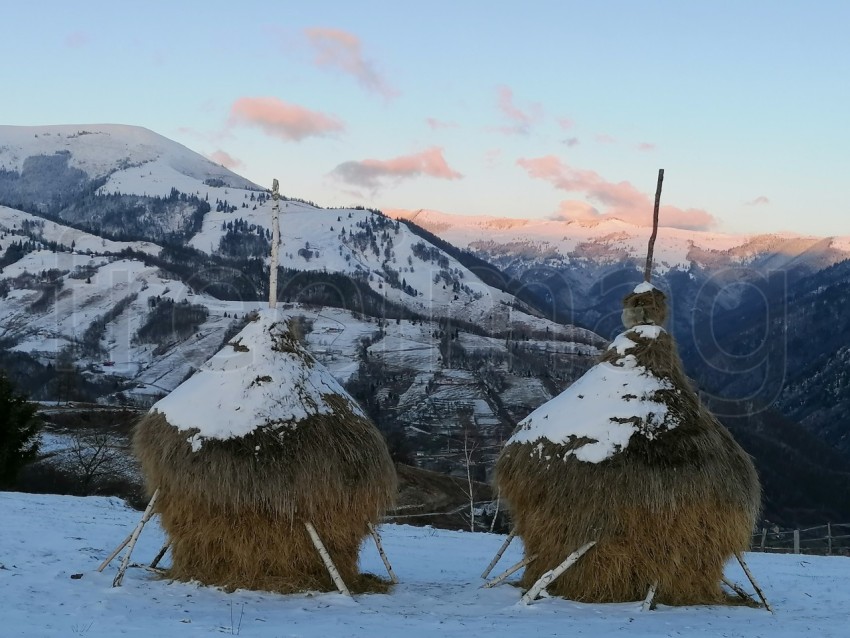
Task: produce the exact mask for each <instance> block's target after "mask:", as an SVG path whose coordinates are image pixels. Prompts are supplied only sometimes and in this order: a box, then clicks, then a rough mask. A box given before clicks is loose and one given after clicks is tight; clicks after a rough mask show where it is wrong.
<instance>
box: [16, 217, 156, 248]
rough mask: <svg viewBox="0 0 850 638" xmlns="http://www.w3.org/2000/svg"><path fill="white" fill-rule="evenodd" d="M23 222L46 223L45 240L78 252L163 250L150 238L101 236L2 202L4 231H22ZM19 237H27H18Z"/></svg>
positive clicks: (42, 234) (42, 229)
mask: <svg viewBox="0 0 850 638" xmlns="http://www.w3.org/2000/svg"><path fill="white" fill-rule="evenodd" d="M23 222H30V223H31V224H43V227H40V228H39V229H38V232H37V233H36V234H37V236H38V237H39V238H40V239H41V240H42V241H44V242H51V241H55V242H56V243H57V244H61V245H63V246H66V247H71V246H73V247H74V250H76V251H77V252H78V253H88V252H90V253H93V254H101V253H119V252H121V251H122V250H124V249H125V248H131V249H133V250H138V251H139V252H143V253H147V254H149V255H158V254H159V252H160V251H161V250H162V248H160V247H159V246H157V245H156V244H154V243H151V242H147V241H112V240H111V239H105V238H103V237H98V236H97V235H93V234H91V233H87V232H85V231H82V230H77V229H76V228H71V227H70V226H65V225H63V224H58V223H56V222H52V221H49V220H46V219H42V218H41V217H37V216H36V215H31V214H30V213H25V212H24V211H21V210H16V209H14V208H9V207H8V206H0V232H11V233H16V232H20V229H21V228H22V223H23ZM16 239H23V237H18V238H16Z"/></svg>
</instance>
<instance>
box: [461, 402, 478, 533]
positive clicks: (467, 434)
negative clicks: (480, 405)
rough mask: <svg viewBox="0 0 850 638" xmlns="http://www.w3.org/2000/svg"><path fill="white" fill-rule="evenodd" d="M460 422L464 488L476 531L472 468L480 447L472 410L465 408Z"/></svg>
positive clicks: (470, 528) (471, 520) (471, 521)
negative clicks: (464, 477)
mask: <svg viewBox="0 0 850 638" xmlns="http://www.w3.org/2000/svg"><path fill="white" fill-rule="evenodd" d="M459 417H460V422H461V425H462V426H463V464H464V467H465V469H466V488H465V489H464V490H463V492H464V494H466V496H467V498H469V531H470V532H474V531H475V482H474V481H473V480H472V468H473V466H474V464H475V456H476V455H475V452H476V450H477V449H478V440H477V438H475V424H474V422H473V419H472V411H471V410H469V409H463V410H461V411H460V413H459Z"/></svg>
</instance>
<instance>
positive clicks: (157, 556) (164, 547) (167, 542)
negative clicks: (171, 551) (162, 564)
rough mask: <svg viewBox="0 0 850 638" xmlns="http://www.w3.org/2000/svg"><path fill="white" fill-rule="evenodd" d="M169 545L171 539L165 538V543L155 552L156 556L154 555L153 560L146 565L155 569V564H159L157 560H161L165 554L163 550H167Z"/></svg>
mask: <svg viewBox="0 0 850 638" xmlns="http://www.w3.org/2000/svg"><path fill="white" fill-rule="evenodd" d="M169 547H171V541H170V540H167V541H165V544H164V545H163V546H162V548H161V549H160V550H159V551H158V552H157V553H156V556H154V558H153V560H152V561H151V564H150V565H148V567H150V568H151V569H156V566H157V565H159V561H161V560H162V558H163V557H164V556H165V552H167V551H168V548H169Z"/></svg>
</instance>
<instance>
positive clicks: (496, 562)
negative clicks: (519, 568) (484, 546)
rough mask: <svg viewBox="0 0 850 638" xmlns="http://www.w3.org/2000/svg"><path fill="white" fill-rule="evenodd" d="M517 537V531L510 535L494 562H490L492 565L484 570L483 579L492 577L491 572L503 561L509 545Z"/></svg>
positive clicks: (512, 531)
mask: <svg viewBox="0 0 850 638" xmlns="http://www.w3.org/2000/svg"><path fill="white" fill-rule="evenodd" d="M514 536H516V531H515V530H511V533H510V534H508V537H507V538H506V539H505V542H504V543H502V546H501V547H500V548H499V551H498V552H496V555H495V556H494V557H493V560H491V561H490V564H489V565H487V569H485V570H484V573H483V574H481V578H487V576H489V575H490V572H491V571H493V568H494V567H495V566H496V565H497V564H498V562H499V561H500V560H502V554H504V553H505V550H506V549H507V548H508V545H510V544H511V541H512V540H513V539H514Z"/></svg>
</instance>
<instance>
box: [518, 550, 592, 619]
mask: <svg viewBox="0 0 850 638" xmlns="http://www.w3.org/2000/svg"><path fill="white" fill-rule="evenodd" d="M594 545H596V541H590V542H589V543H585V544H584V545H582V546H581V547H579V548H578V549H577V550H576V551H574V552H573V553H572V554H570V555H569V556H567V558H566V559H565V560H564V562H563V563H561V564H560V565H558V566H557V567H556V568H555V569H553V570H551V571H548V572H546V573H545V574H543V575H542V576H541V577H540V578H539V579H538V580H537V582H536V583H534V584H533V585H532V586H531V589H529V590H528V591H527V592H525V595H523V597H522V598H521V599H520V600H521V601H522V602H524V603H525V604H526V605H528V604H530V603H532V602H534V599H535V598H537V597H538V596H539V595H540V592H542V591H543V590H544V589H546V587H547V586H548V585H549V583H551V582H552V581H553V580H555V579H556V578H557V577H558V576H560V575H561V574H563V573H564V572H565V571H567V570H568V569H569V568H570V567H572V566H573V565H575V564H576V563H577V562H578V559H579V558H581V557H582V556H584V555H585V553H586V552H587V550H589V549H590V548H591V547H593V546H594Z"/></svg>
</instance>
